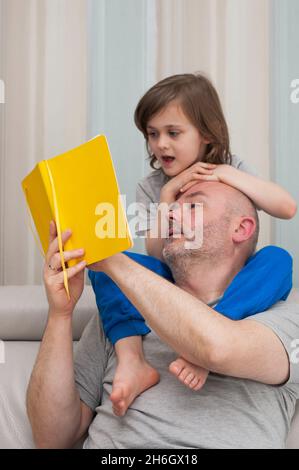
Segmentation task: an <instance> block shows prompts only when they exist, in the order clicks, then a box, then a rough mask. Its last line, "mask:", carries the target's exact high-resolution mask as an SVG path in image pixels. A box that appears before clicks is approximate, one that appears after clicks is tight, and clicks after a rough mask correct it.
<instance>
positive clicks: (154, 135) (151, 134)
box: [147, 132, 157, 137]
mask: <svg viewBox="0 0 299 470" xmlns="http://www.w3.org/2000/svg"><path fill="white" fill-rule="evenodd" d="M147 135H148V137H156V136H157V133H156V132H148V133H147Z"/></svg>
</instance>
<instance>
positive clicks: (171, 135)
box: [147, 101, 208, 177]
mask: <svg viewBox="0 0 299 470" xmlns="http://www.w3.org/2000/svg"><path fill="white" fill-rule="evenodd" d="M147 135H148V142H149V146H150V149H151V151H152V152H153V153H154V154H155V156H156V158H157V160H158V161H159V163H160V164H161V167H162V169H163V171H164V173H165V174H166V175H168V176H171V177H172V176H176V175H178V174H179V173H181V172H182V171H183V170H185V169H186V168H188V167H189V166H190V165H192V164H193V163H195V162H197V161H201V160H202V158H203V155H204V154H205V150H206V144H207V143H208V142H207V141H206V140H204V139H203V138H202V137H201V136H200V134H199V132H198V130H197V129H196V127H195V126H194V125H193V124H192V123H191V122H190V120H189V119H188V118H187V117H186V116H185V114H184V112H183V110H182V108H181V106H180V105H179V104H178V103H177V102H175V101H172V102H171V103H169V104H168V105H167V106H166V107H165V108H164V109H162V111H160V112H159V113H158V114H156V115H155V116H153V117H152V118H151V119H150V120H149V121H148V124H147Z"/></svg>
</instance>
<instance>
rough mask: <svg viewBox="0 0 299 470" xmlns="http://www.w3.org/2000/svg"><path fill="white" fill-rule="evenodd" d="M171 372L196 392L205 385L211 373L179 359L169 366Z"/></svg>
mask: <svg viewBox="0 0 299 470" xmlns="http://www.w3.org/2000/svg"><path fill="white" fill-rule="evenodd" d="M169 371H170V372H171V373H172V374H174V375H175V376H176V377H177V378H178V379H179V380H180V381H181V382H182V383H183V384H184V385H187V387H189V388H191V389H192V390H194V391H197V390H200V389H201V388H202V387H203V385H204V384H205V382H206V380H207V377H208V374H209V371H208V370H207V369H204V368H203V367H200V366H195V365H194V364H192V363H191V362H188V361H186V359H183V358H182V357H179V358H178V359H176V360H175V361H173V362H172V363H171V364H170V365H169Z"/></svg>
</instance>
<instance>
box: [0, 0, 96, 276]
mask: <svg viewBox="0 0 299 470" xmlns="http://www.w3.org/2000/svg"><path fill="white" fill-rule="evenodd" d="M0 7H1V9H0V11H1V32H2V41H1V44H0V47H1V49H0V51H1V61H0V63H1V73H0V78H2V79H3V80H4V82H5V86H6V89H5V91H6V102H5V104H4V105H0V106H2V108H1V123H0V124H1V127H2V129H1V133H0V136H1V145H0V152H1V160H0V171H1V200H0V204H1V205H0V216H1V218H0V239H1V245H0V284H34V283H37V284H39V283H41V276H42V273H41V271H42V261H43V259H42V257H41V254H40V252H39V251H38V249H37V247H36V244H35V241H34V239H33V235H32V233H31V232H30V230H29V228H28V224H27V222H28V220H27V213H26V208H25V203H24V197H23V194H22V191H21V180H22V179H23V178H24V176H25V175H26V174H27V173H28V172H29V171H31V170H32V169H33V167H34V166H35V164H36V163H37V162H38V161H40V160H42V159H47V158H51V157H53V156H55V155H56V154H59V153H61V152H63V151H65V150H67V149H70V148H72V147H75V146H76V145H79V144H80V143H82V142H84V141H85V140H86V133H87V131H86V113H87V97H86V95H87V86H86V81H87V78H86V69H87V66H86V42H87V39H86V37H87V35H86V24H87V20H86V17H87V5H86V1H85V0H63V1H62V0H1V5H0Z"/></svg>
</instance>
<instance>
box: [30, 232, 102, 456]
mask: <svg viewBox="0 0 299 470" xmlns="http://www.w3.org/2000/svg"><path fill="white" fill-rule="evenodd" d="M69 237H70V233H69V234H68V233H67V232H64V233H63V234H62V239H63V242H65V241H66V240H67V239H68V238H69ZM64 253H65V261H68V260H70V259H75V258H78V257H79V256H80V255H82V253H80V255H79V252H78V250H73V251H71V252H64ZM49 265H50V266H51V268H49ZM60 266H61V264H60V255H59V251H58V241H57V238H56V230H55V227H54V225H53V224H52V226H51V230H50V246H49V251H48V253H47V255H46V263H45V266H44V282H45V286H46V291H47V297H48V301H49V306H50V309H49V315H48V322H47V326H46V330H45V333H44V336H43V340H42V342H41V347H40V350H39V353H38V356H37V360H36V363H35V366H34V369H33V372H32V375H31V379H30V383H29V386H28V391H27V411H28V416H29V420H30V422H31V426H32V432H33V437H34V441H35V443H36V445H37V447H42V448H61V447H63V448H64V447H72V446H73V445H74V444H75V443H76V442H77V440H78V439H79V438H80V437H81V436H82V435H83V434H84V433H85V431H86V429H87V428H88V426H89V424H90V422H91V420H92V416H93V413H92V410H91V409H90V408H88V407H87V406H86V405H85V404H83V403H82V402H81V401H80V397H79V393H78V391H77V389H76V386H75V378H74V364H73V338H72V314H73V310H74V307H75V305H76V303H77V301H78V299H79V297H80V296H81V294H82V291H83V287H84V263H81V264H77V265H76V266H74V267H72V268H68V269H67V274H68V280H69V291H70V299H69V298H68V297H67V295H66V291H65V289H64V284H63V272H62V271H61V268H60Z"/></svg>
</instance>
